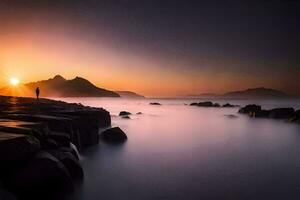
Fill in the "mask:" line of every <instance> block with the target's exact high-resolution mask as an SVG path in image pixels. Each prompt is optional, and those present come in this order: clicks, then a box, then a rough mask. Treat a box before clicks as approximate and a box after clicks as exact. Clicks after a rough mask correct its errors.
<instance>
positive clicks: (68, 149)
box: [58, 143, 79, 161]
mask: <svg viewBox="0 0 300 200" xmlns="http://www.w3.org/2000/svg"><path fill="white" fill-rule="evenodd" d="M58 149H59V150H60V151H64V152H70V153H72V154H73V156H74V157H75V158H76V159H77V160H78V161H79V153H78V150H77V148H76V146H75V145H74V144H72V143H70V146H69V147H60V148H58Z"/></svg>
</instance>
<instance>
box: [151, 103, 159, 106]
mask: <svg viewBox="0 0 300 200" xmlns="http://www.w3.org/2000/svg"><path fill="white" fill-rule="evenodd" d="M149 105H153V106H160V105H161V103H158V102H151V103H149Z"/></svg>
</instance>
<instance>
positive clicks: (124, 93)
mask: <svg viewBox="0 0 300 200" xmlns="http://www.w3.org/2000/svg"><path fill="white" fill-rule="evenodd" d="M115 92H116V93H118V94H119V95H120V96H121V97H126V98H145V97H144V96H143V95H140V94H137V93H135V92H131V91H115Z"/></svg>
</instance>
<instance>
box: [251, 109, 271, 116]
mask: <svg viewBox="0 0 300 200" xmlns="http://www.w3.org/2000/svg"><path fill="white" fill-rule="evenodd" d="M269 114H270V111H269V110H260V111H257V112H256V113H254V114H253V117H260V118H266V117H269Z"/></svg>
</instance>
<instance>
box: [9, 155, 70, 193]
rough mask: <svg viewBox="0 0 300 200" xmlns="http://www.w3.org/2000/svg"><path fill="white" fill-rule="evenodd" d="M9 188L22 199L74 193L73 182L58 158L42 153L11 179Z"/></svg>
mask: <svg viewBox="0 0 300 200" xmlns="http://www.w3.org/2000/svg"><path fill="white" fill-rule="evenodd" d="M9 187H10V188H11V190H12V191H14V192H16V193H17V194H18V195H20V196H22V197H27V198H28V199H29V198H30V199H31V198H38V197H39V198H40V199H44V197H45V195H46V197H47V196H48V195H54V194H59V193H65V192H71V191H73V182H72V178H71V176H70V174H69V172H68V170H67V169H66V167H65V166H64V165H63V164H62V163H61V162H60V161H59V160H58V159H57V158H55V157H54V156H53V155H51V154H50V153H48V152H45V151H41V152H39V153H38V154H37V155H36V156H35V157H34V159H32V160H30V161H29V163H28V164H27V165H26V166H25V167H24V168H22V169H20V170H19V171H18V172H16V173H15V175H14V176H12V177H11V179H10V181H9Z"/></svg>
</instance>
